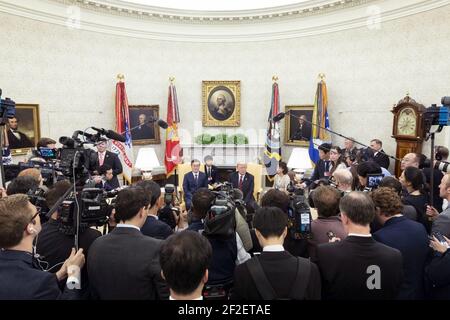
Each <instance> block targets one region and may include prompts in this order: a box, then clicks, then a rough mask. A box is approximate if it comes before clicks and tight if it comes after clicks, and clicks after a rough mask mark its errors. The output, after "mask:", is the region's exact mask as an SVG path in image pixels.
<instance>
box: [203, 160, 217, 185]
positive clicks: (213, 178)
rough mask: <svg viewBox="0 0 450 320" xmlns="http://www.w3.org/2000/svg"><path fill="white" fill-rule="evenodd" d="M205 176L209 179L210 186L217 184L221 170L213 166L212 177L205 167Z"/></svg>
mask: <svg viewBox="0 0 450 320" xmlns="http://www.w3.org/2000/svg"><path fill="white" fill-rule="evenodd" d="M205 174H206V176H207V178H208V184H214V183H216V182H219V169H218V168H217V167H216V166H215V165H212V166H211V172H210V175H208V174H209V172H208V167H207V166H206V165H205Z"/></svg>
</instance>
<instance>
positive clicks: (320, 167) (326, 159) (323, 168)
mask: <svg viewBox="0 0 450 320" xmlns="http://www.w3.org/2000/svg"><path fill="white" fill-rule="evenodd" d="M330 150H331V144H330V143H322V144H321V145H320V146H319V157H320V160H319V161H318V162H317V163H316V166H315V167H314V171H313V173H312V175H311V179H310V181H308V182H304V183H302V184H301V185H300V186H301V187H302V188H306V187H307V186H309V185H310V184H312V183H316V182H317V181H318V180H320V179H322V178H329V177H330V170H331V161H330Z"/></svg>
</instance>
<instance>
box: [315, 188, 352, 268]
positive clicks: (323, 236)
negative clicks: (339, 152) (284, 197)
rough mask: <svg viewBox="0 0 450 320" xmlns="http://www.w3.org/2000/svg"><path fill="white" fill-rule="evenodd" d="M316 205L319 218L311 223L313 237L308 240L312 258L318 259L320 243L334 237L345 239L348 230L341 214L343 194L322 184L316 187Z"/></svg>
mask: <svg viewBox="0 0 450 320" xmlns="http://www.w3.org/2000/svg"><path fill="white" fill-rule="evenodd" d="M310 196H312V197H313V201H314V207H315V208H316V209H317V215H318V218H317V219H316V220H314V221H313V222H312V223H311V233H312V238H311V239H309V240H308V252H309V256H310V257H311V260H313V261H315V260H317V255H316V249H317V246H318V245H319V244H322V243H328V242H329V241H330V240H331V239H332V238H333V237H335V238H338V239H339V240H343V239H345V238H346V237H347V232H346V231H345V230H344V226H343V225H342V221H341V217H340V215H339V202H340V200H341V194H340V193H339V191H337V190H336V189H335V188H333V187H329V186H321V187H318V188H316V189H314V192H313V193H312V194H311V195H310Z"/></svg>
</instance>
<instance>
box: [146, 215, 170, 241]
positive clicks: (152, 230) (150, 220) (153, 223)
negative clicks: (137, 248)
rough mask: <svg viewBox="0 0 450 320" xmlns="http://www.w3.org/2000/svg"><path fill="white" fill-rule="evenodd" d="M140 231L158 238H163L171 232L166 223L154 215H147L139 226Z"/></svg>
mask: <svg viewBox="0 0 450 320" xmlns="http://www.w3.org/2000/svg"><path fill="white" fill-rule="evenodd" d="M141 232H142V234H143V235H145V236H149V237H152V238H155V239H160V240H165V239H167V238H168V237H169V236H170V235H171V234H173V230H172V228H171V227H169V225H168V224H167V223H165V222H162V221H161V220H158V217H155V216H148V217H147V220H145V223H144V225H143V226H142V228H141Z"/></svg>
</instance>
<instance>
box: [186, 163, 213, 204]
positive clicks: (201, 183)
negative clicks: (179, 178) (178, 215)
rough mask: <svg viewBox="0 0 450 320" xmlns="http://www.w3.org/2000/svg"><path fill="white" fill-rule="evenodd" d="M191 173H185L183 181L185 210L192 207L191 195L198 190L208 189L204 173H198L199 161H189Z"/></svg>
mask: <svg viewBox="0 0 450 320" xmlns="http://www.w3.org/2000/svg"><path fill="white" fill-rule="evenodd" d="M191 168H192V171H191V172H189V173H186V174H185V175H184V179H183V192H184V202H185V203H186V209H188V210H189V209H190V208H191V205H192V195H193V194H194V192H195V191H197V190H198V189H200V188H208V177H207V176H206V174H205V173H204V172H200V161H199V160H196V159H194V160H192V161H191Z"/></svg>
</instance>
